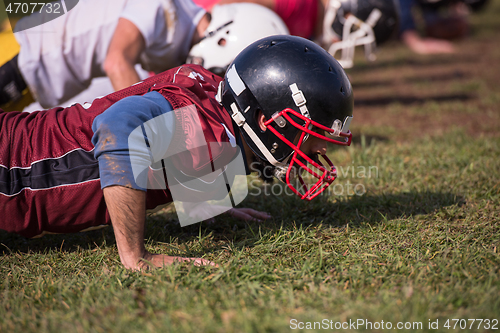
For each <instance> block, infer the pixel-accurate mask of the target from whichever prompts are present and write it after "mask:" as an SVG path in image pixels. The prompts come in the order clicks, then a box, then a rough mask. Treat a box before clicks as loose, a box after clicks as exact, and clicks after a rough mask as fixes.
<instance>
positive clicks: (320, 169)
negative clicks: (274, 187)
mask: <svg viewBox="0 0 500 333" xmlns="http://www.w3.org/2000/svg"><path fill="white" fill-rule="evenodd" d="M290 114H293V115H294V116H296V117H298V118H300V119H301V120H303V121H304V122H305V123H304V124H303V125H300V124H298V123H297V122H295V121H294V120H293V119H292V118H291V117H290ZM279 117H283V118H285V119H286V121H287V122H288V123H290V124H291V125H292V126H294V127H296V128H298V129H299V130H301V131H302V133H301V134H300V137H299V141H298V143H297V145H295V144H293V143H292V142H290V141H289V140H287V139H286V138H285V137H284V136H283V135H281V134H280V133H279V132H278V131H277V130H276V129H275V128H274V127H273V126H274V125H273V124H275V121H276V119H277V118H279ZM264 125H265V126H266V128H267V129H269V130H270V131H271V132H272V133H274V134H275V135H276V136H277V137H278V138H279V139H281V140H282V141H283V142H284V143H286V144H287V145H288V146H290V147H291V148H292V149H293V150H294V152H293V154H292V156H291V159H290V162H289V164H288V168H287V172H286V184H287V185H288V187H289V188H290V189H291V190H292V191H293V192H294V193H295V194H297V195H298V196H299V197H300V198H301V199H303V200H312V199H313V198H315V197H317V196H318V195H319V194H320V193H321V192H323V191H324V190H325V189H326V188H327V187H328V186H330V184H331V183H332V182H333V181H334V180H335V179H336V178H337V169H336V168H335V166H334V165H333V163H332V162H331V161H330V159H329V158H328V157H327V156H326V155H321V157H322V159H323V160H324V161H325V162H326V164H327V165H326V166H325V165H324V164H323V163H321V161H319V159H318V161H314V160H313V159H311V158H310V157H309V156H307V155H306V154H305V153H304V152H302V151H301V150H300V147H301V145H302V143H304V141H305V140H306V139H307V137H308V135H313V136H315V137H317V138H320V139H321V140H325V141H326V142H331V143H334V144H337V145H341V146H349V145H350V144H351V140H352V133H351V131H347V132H341V131H340V130H339V129H337V128H336V129H332V128H329V127H326V126H323V125H321V124H319V123H317V122H315V121H313V120H311V119H309V118H307V117H305V116H303V115H302V114H300V113H298V112H297V111H294V110H292V109H288V108H287V109H284V110H283V111H281V112H277V113H276V114H274V115H273V117H272V118H271V119H269V120H267V121H266V122H265V123H264ZM311 125H312V126H311ZM313 127H316V128H317V129H319V130H323V131H325V132H327V133H330V134H332V135H335V136H337V137H339V139H340V138H346V139H345V140H344V141H340V140H336V139H333V138H329V137H326V136H324V135H322V134H319V133H317V132H315V131H313V130H311V128H313ZM303 161H305V162H306V163H304V162H303ZM309 165H311V166H312V167H309ZM295 168H298V169H302V170H304V171H307V172H308V173H309V174H310V175H311V176H312V177H313V179H316V182H315V183H312V182H310V184H307V183H306V182H305V181H304V178H303V177H302V174H301V172H299V173H298V180H299V183H300V185H298V186H297V187H298V188H296V187H295V186H294V185H293V184H292V183H291V181H292V179H293V178H294V177H291V176H290V173H291V172H292V170H293V169H295Z"/></svg>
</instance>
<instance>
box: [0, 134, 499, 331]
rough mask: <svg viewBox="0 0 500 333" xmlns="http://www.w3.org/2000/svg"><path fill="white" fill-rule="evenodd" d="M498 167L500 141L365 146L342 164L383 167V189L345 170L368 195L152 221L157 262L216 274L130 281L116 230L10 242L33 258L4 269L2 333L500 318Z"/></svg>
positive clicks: (278, 200)
mask: <svg viewBox="0 0 500 333" xmlns="http://www.w3.org/2000/svg"><path fill="white" fill-rule="evenodd" d="M498 156H500V139H485V138H477V139H472V138H470V137H467V136H465V135H463V134H461V133H459V132H452V133H450V134H449V135H447V136H446V137H443V138H438V139H423V140H415V142H412V143H404V144H400V143H396V142H389V143H387V142H384V143H372V144H371V145H366V144H365V146H364V147H363V146H362V145H356V146H353V147H351V148H349V149H347V150H345V149H339V150H337V151H336V152H335V153H333V154H332V158H334V160H336V161H337V162H338V166H339V170H341V169H342V168H344V171H345V170H347V169H346V168H347V167H348V166H353V165H354V166H357V167H360V166H369V165H376V166H378V174H376V175H377V176H376V177H375V173H373V174H372V177H371V178H368V177H358V176H362V174H359V175H358V174H357V173H355V174H354V177H353V176H352V173H349V172H347V171H345V176H346V178H345V179H342V180H339V184H343V185H345V184H346V183H347V182H348V181H349V182H350V183H351V184H355V183H356V184H363V185H364V186H365V188H366V193H365V194H364V195H363V196H357V195H352V196H347V195H335V194H333V193H332V195H331V196H324V197H322V198H320V199H319V200H317V201H314V202H311V203H304V202H300V201H298V200H297V199H295V198H292V197H288V196H280V197H266V198H261V197H254V196H249V198H248V199H247V200H246V205H247V206H251V207H254V208H257V209H262V210H268V211H270V212H271V213H272V214H273V215H274V216H275V218H274V219H273V220H272V221H269V222H265V223H262V224H257V223H250V224H247V223H243V222H239V221H233V220H231V219H230V218H224V217H222V218H220V219H219V220H218V222H217V223H216V224H215V225H212V226H210V225H204V224H201V225H195V226H190V227H186V228H180V227H179V226H178V225H177V224H175V223H174V222H173V221H174V220H175V216H174V215H169V214H163V213H162V214H156V215H155V216H152V217H150V219H149V222H148V229H147V237H148V241H147V243H148V248H149V249H150V250H153V251H158V252H162V253H168V254H172V255H174V254H181V255H205V257H206V258H210V259H212V260H214V261H216V262H218V263H219V264H220V265H221V267H220V268H218V269H209V268H195V267H191V266H189V265H176V266H173V267H168V268H165V269H160V270H156V271H151V272H147V273H137V272H129V271H126V270H124V269H122V268H121V267H120V264H119V259H118V255H117V251H116V248H115V246H114V241H113V238H112V236H111V234H110V230H106V231H104V232H93V233H91V234H89V235H85V234H84V236H81V235H77V236H75V235H57V236H55V235H54V236H48V237H45V238H46V239H40V240H30V241H27V242H26V244H25V245H23V244H22V242H24V240H22V239H21V238H17V237H13V236H8V235H5V234H4V235H2V238H1V239H2V242H3V243H4V244H5V243H6V242H9V243H10V244H17V246H18V247H21V248H23V247H26V249H25V250H21V251H19V250H16V249H12V248H11V251H12V252H10V251H4V253H5V254H4V256H3V257H2V258H1V259H0V266H1V267H2V270H1V273H0V274H1V275H0V277H1V279H0V281H2V282H1V285H2V287H1V294H0V295H1V296H0V328H2V331H6V332H7V331H17V332H55V331H58V332H60V331H61V330H64V329H68V330H71V331H75V332H89V331H90V332H108V331H112V332H137V331H147V332H158V331H170V330H172V331H192V332H242V331H247V332H248V331H255V332H262V331H288V330H290V320H291V319H297V320H298V321H302V322H306V321H321V320H323V319H328V320H333V321H334V322H335V321H349V319H351V320H356V319H365V320H368V321H371V322H380V321H381V320H384V322H388V321H390V322H393V323H394V325H396V323H397V322H422V323H423V325H424V328H427V325H428V322H429V320H431V321H435V320H439V322H440V323H441V324H444V322H445V320H446V319H448V318H457V319H476V318H490V319H493V318H497V319H498V318H499V317H500V316H499V315H500V299H499V297H498V295H499V294H500V270H499V267H500V257H499V255H498V251H499V250H500V249H499V247H500V223H499V222H500V219H499V217H498V211H499V208H500V207H499V206H500V204H499V197H500V187H499V185H500V184H499V180H500V161H499V159H498ZM341 167H342V168H341ZM356 170H359V168H357V169H356ZM348 174H349V175H348ZM174 237H175V238H174ZM94 241H95V242H94ZM75 243H76V245H75ZM48 244H52V246H50V245H49V249H46V246H47V245H48ZM27 248H32V249H33V250H31V251H30V250H27ZM440 331H448V330H446V329H441V330H440ZM450 331H452V332H453V331H458V330H450ZM473 331H477V330H473Z"/></svg>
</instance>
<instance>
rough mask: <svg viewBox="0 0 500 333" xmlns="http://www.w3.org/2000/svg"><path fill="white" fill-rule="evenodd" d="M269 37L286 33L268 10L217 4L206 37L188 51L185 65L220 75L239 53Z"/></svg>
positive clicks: (275, 16) (278, 18)
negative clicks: (203, 68)
mask: <svg viewBox="0 0 500 333" xmlns="http://www.w3.org/2000/svg"><path fill="white" fill-rule="evenodd" d="M272 35H289V32H288V28H287V27H286V25H285V23H284V22H283V20H282V19H281V18H280V17H279V16H278V15H277V14H276V13H275V12H274V11H272V10H270V9H269V8H267V7H264V6H261V5H258V4H254V3H232V4H227V5H216V6H214V7H213V8H212V19H211V21H210V25H209V26H208V28H207V30H206V32H205V37H203V39H202V40H201V41H200V42H199V43H197V44H196V45H194V46H193V47H192V48H191V50H190V51H189V55H188V58H187V60H186V62H187V63H191V64H198V65H202V66H203V67H205V68H206V69H208V70H209V71H211V72H213V73H215V74H217V75H220V76H223V75H224V73H225V71H226V69H227V67H228V66H229V64H230V63H231V62H232V61H233V59H234V58H235V57H236V56H237V55H238V53H240V51H242V50H243V49H244V48H245V47H247V46H248V45H250V44H251V43H253V42H255V41H257V40H259V39H261V38H264V37H268V36H272Z"/></svg>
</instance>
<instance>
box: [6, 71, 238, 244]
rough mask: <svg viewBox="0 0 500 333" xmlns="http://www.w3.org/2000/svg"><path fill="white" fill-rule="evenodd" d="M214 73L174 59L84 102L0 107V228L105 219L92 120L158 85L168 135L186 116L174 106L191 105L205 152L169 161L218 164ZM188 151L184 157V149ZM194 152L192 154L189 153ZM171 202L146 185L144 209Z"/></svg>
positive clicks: (220, 136)
mask: <svg viewBox="0 0 500 333" xmlns="http://www.w3.org/2000/svg"><path fill="white" fill-rule="evenodd" d="M220 80H221V78H219V77H217V76H214V75H213V74H212V73H210V72H208V71H206V70H205V69H203V68H202V67H200V66H196V65H190V66H181V67H178V68H174V69H171V70H168V71H166V72H164V73H161V74H158V75H156V76H154V77H151V78H148V79H146V80H144V81H143V82H141V83H138V84H136V85H133V86H131V87H129V88H126V89H123V90H120V91H118V92H115V93H113V94H110V95H107V96H105V97H103V98H99V99H96V100H95V101H94V102H93V103H92V104H91V105H88V104H87V105H80V104H76V105H73V106H71V107H68V108H54V109H50V110H47V111H36V112H33V113H25V112H1V111H0V126H1V131H0V212H1V214H2V217H1V218H0V229H3V230H6V231H8V232H15V233H18V234H21V235H23V236H25V237H34V236H37V235H40V234H42V233H44V232H50V233H69V232H78V231H82V230H85V229H88V228H91V227H96V226H100V225H106V224H109V223H110V218H109V214H108V212H107V209H106V205H105V202H104V196H103V192H102V190H101V185H100V178H99V164H98V161H97V159H96V158H94V146H93V144H92V141H91V139H92V136H93V131H92V124H93V122H94V119H95V117H96V116H98V115H99V114H101V113H102V112H104V111H105V110H106V109H107V108H109V107H110V106H111V105H113V104H114V103H115V102H117V101H119V100H121V99H123V98H125V97H127V96H133V95H143V94H145V93H147V92H148V91H157V92H159V93H160V94H161V95H162V96H164V97H165V99H166V100H167V101H168V102H169V103H170V104H171V105H172V107H173V109H174V111H172V112H175V119H176V125H175V131H174V136H177V135H189V130H190V128H192V127H191V126H189V121H192V120H190V119H186V117H183V115H182V113H181V112H179V111H178V110H179V109H182V108H183V107H185V106H190V105H195V106H196V109H197V111H198V115H199V121H200V123H201V128H202V129H203V134H204V136H205V139H206V141H207V142H209V143H210V147H211V150H210V152H209V154H206V153H203V152H200V154H198V155H196V151H195V150H190V151H189V152H184V153H183V154H178V156H176V158H173V159H172V161H171V163H173V164H174V165H177V167H179V168H180V169H182V170H186V171H188V172H191V173H192V174H193V175H194V174H196V173H198V172H201V173H203V172H204V170H205V169H207V170H208V169H210V166H211V165H213V163H214V162H215V161H217V163H218V164H219V165H220V164H221V163H224V161H225V160H226V159H227V158H228V157H231V156H234V155H235V151H234V152H233V151H228V145H227V144H222V143H227V142H229V137H228V134H227V132H226V129H228V130H229V131H230V132H231V134H232V135H234V128H233V126H232V122H231V117H230V116H229V115H228V113H227V112H226V111H225V110H224V109H223V108H222V106H221V105H220V104H219V103H218V102H217V101H216V100H215V99H214V96H215V94H216V92H217V87H218V84H219V82H220ZM186 154H188V155H189V156H185V155H186ZM193 154H194V155H193ZM171 201H172V198H171V195H170V192H169V190H168V189H165V190H148V191H147V207H146V208H147V209H153V208H155V207H157V206H159V205H162V204H166V203H169V202H171Z"/></svg>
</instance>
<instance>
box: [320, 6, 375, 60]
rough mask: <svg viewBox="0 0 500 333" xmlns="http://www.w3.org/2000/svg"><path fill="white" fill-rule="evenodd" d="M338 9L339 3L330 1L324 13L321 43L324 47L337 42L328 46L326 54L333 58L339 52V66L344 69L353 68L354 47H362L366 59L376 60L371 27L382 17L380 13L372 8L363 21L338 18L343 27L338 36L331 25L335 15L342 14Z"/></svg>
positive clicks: (352, 16)
mask: <svg viewBox="0 0 500 333" xmlns="http://www.w3.org/2000/svg"><path fill="white" fill-rule="evenodd" d="M340 8H341V3H340V2H339V1H338V0H330V1H329V3H328V7H327V9H326V11H325V18H324V21H323V42H324V43H325V45H329V44H330V43H331V42H332V40H337V41H336V42H334V43H333V44H331V45H330V47H329V48H328V52H329V53H330V54H331V55H332V56H335V53H337V51H339V50H341V57H340V59H339V62H340V64H341V65H342V67H344V68H351V67H352V66H353V59H354V50H355V48H356V46H360V45H363V46H364V49H365V57H366V59H368V60H369V61H374V60H375V59H376V56H375V53H374V52H375V48H376V41H375V33H374V32H373V27H374V26H375V25H376V24H377V22H378V20H379V19H380V17H381V16H382V12H381V11H380V10H379V9H377V8H374V9H373V10H372V12H371V13H370V15H369V16H368V18H367V19H366V20H365V21H362V20H360V19H358V18H357V17H356V16H354V15H352V14H348V15H347V17H339V18H338V19H339V20H340V21H341V22H342V25H343V29H342V36H339V35H337V34H336V33H335V32H334V31H333V28H332V24H333V21H334V20H335V18H336V17H337V15H338V14H340V13H343V11H339V9H340Z"/></svg>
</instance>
